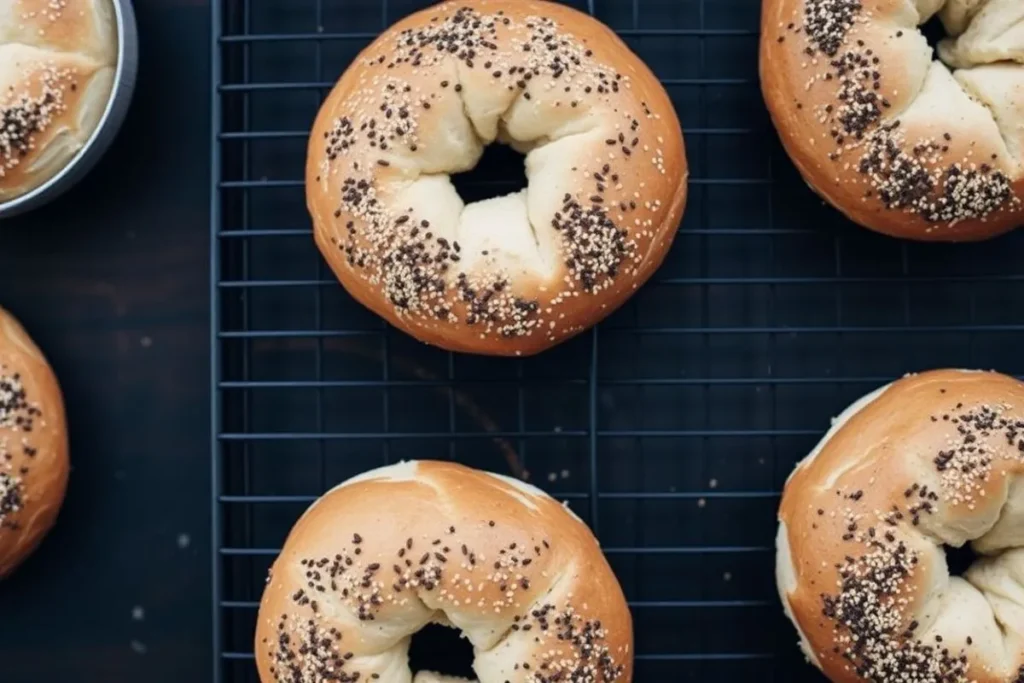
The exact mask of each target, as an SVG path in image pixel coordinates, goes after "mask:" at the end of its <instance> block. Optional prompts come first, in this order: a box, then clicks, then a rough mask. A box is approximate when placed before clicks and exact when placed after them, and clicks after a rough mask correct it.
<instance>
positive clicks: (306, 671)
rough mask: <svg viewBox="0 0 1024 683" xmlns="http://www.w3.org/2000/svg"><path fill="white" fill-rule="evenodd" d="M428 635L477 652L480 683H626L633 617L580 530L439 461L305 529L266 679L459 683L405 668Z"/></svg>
mask: <svg viewBox="0 0 1024 683" xmlns="http://www.w3.org/2000/svg"><path fill="white" fill-rule="evenodd" d="M430 623H436V624H442V625H444V626H449V627H452V628H455V629H458V630H460V631H461V632H462V636H463V637H465V638H467V639H468V640H469V642H470V643H471V644H472V645H473V652H474V661H473V670H474V671H475V672H476V675H477V677H478V679H479V683H555V682H556V681H560V682H563V683H585V682H586V683H629V681H630V680H632V669H633V632H632V619H631V617H630V614H629V609H628V607H627V606H626V601H625V598H624V596H623V594H622V589H621V588H620V587H619V584H618V582H617V581H616V579H615V575H614V574H613V573H612V571H611V568H610V567H609V566H608V563H607V561H606V560H605V558H604V556H603V555H602V554H601V550H600V548H599V547H598V545H597V542H596V540H595V539H594V537H593V535H592V534H591V533H590V530H589V529H588V528H587V527H586V525H584V524H583V522H581V521H580V520H579V519H578V518H576V516H575V515H573V514H572V513H571V512H570V511H569V510H568V509H566V508H565V507H563V506H562V505H560V504H559V503H558V502H556V501H554V500H552V499H551V498H550V497H549V496H547V495H546V494H544V493H542V492H541V491H540V490H538V489H536V488H534V487H533V486H530V485H528V484H525V483H523V482H521V481H518V480H514V479H510V478H508V477H502V476H498V475H494V474H490V473H487V472H483V471H479V470H474V469H471V468H468V467H464V466H462V465H456V464H453V463H443V462H431V461H413V462H405V463H400V464H397V465H391V466H389V467H383V468H379V469H376V470H372V471H370V472H367V473H364V474H362V475H359V476H357V477H354V478H352V479H350V480H348V481H346V482H343V483H342V484H341V485H339V486H338V487H336V488H335V489H334V490H332V491H329V492H328V493H326V494H325V495H324V496H323V497H321V498H320V499H319V500H318V501H317V502H315V503H314V504H313V505H312V506H311V507H310V508H309V509H308V510H307V511H306V513H305V514H304V515H303V516H302V517H301V518H300V519H299V520H298V522H297V523H296V524H295V526H294V527H293V528H292V531H291V533H290V534H289V535H288V539H287V541H286V542H285V544H284V548H282V550H281V554H280V555H279V556H278V557H277V559H276V560H275V562H274V565H273V567H272V569H271V576H270V580H269V582H268V584H267V587H266V589H265V590H264V593H263V598H262V601H261V603H260V609H259V616H258V621H257V627H256V629H257V630H256V644H255V647H256V664H257V666H258V668H259V673H260V680H261V681H263V683H307V682H308V683H313V682H317V683H319V681H375V680H379V681H381V683H410V681H415V682H416V683H432V682H434V681H457V680H463V679H454V678H449V677H447V676H444V675H442V674H438V673H434V672H429V671H419V672H413V671H412V670H411V669H410V664H409V656H408V651H409V644H410V641H411V639H412V638H413V637H415V634H416V633H417V632H418V631H419V630H420V629H422V628H423V627H424V626H426V625H427V624H430ZM467 683H468V682H467Z"/></svg>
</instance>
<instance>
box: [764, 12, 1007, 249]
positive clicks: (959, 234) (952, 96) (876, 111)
mask: <svg viewBox="0 0 1024 683" xmlns="http://www.w3.org/2000/svg"><path fill="white" fill-rule="evenodd" d="M1020 7H1021V5H1020V3H1017V2H1016V0H948V2H945V3H944V2H942V0H764V3H763V12H762V24H761V50H760V77H761V85H762V91H763V94H764V97H765V101H766V103H767V105H768V109H769V111H770V113H771V118H772V121H773V123H774V124H775V127H776V129H777V130H778V132H779V135H780V138H781V140H782V143H783V146H784V147H785V149H786V151H787V152H788V154H789V156H790V158H791V159H792V160H793V162H794V164H795V165H796V167H797V169H798V170H799V171H800V173H801V175H802V176H803V178H804V180H805V181H806V182H807V183H808V185H809V186H810V187H811V188H812V189H813V190H814V191H815V192H817V193H818V194H819V195H820V196H821V197H823V198H824V199H825V200H827V201H828V202H829V203H830V204H832V205H833V206H834V207H836V208H837V209H838V210H839V211H841V212H842V213H843V214H845V215H846V216H847V217H848V218H849V219H851V220H852V221H854V222H856V223H858V224H860V225H862V226H865V227H867V228H870V229H872V230H875V231H878V232H881V233H885V234H888V235H892V236H895V237H901V238H907V239H914V240H923V241H971V240H981V239H986V238H990V237H993V236H995V235H999V234H1002V233H1005V232H1007V231H1009V230H1012V229H1014V228H1016V227H1018V226H1019V225H1020V224H1021V222H1022V216H1024V205H1022V204H1021V198H1022V196H1024V194H1022V193H1024V166H1022V162H1024V64H1021V63H1020V62H1021V61H1022V60H1024V15H1022V14H1021V10H1020ZM936 13H939V16H940V17H941V19H942V20H943V22H944V23H945V25H946V27H947V31H948V32H949V33H950V36H949V37H948V38H947V39H946V40H944V41H942V42H941V43H940V45H939V50H938V51H939V55H940V56H941V57H942V58H943V59H945V60H947V61H948V63H949V64H950V66H951V67H952V68H953V70H951V69H950V67H947V66H946V64H944V63H943V62H942V61H939V60H933V58H932V49H931V48H930V47H929V45H928V43H927V40H926V39H925V37H924V35H923V34H922V33H921V31H920V30H919V28H918V27H919V26H920V25H922V24H924V23H925V22H926V21H928V20H929V19H930V18H931V17H933V16H934V15H935V14H936ZM1005 22H1012V27H1013V28H1012V29H1008V28H1007V25H1006V23H1005ZM1008 60H1016V61H1008Z"/></svg>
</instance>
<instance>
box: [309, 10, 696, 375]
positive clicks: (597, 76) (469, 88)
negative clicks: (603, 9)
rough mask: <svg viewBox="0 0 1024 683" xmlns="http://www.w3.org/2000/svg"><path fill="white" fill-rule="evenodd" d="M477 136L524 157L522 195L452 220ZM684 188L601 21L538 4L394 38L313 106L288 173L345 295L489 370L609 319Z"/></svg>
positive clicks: (426, 22) (671, 219)
mask: <svg viewBox="0 0 1024 683" xmlns="http://www.w3.org/2000/svg"><path fill="white" fill-rule="evenodd" d="M403 32H404V33H403ZM549 45H550V46H554V49H549V48H548V46H549ZM449 48H450V49H453V50H454V52H451V51H449ZM470 51H472V54H470ZM517 138H518V139H517ZM495 139H497V140H499V141H508V142H511V144H512V145H513V146H515V147H517V148H519V149H521V150H523V151H526V152H528V153H529V154H528V157H527V174H528V176H529V179H530V187H529V191H528V192H527V193H526V194H525V195H524V196H515V197H512V198H511V199H510V198H507V197H506V198H503V200H502V201H504V202H505V203H501V204H500V206H499V205H496V204H492V203H488V202H485V203H481V204H477V205H472V206H470V207H469V209H468V210H467V212H466V216H469V215H470V211H478V212H479V213H476V214H473V215H474V216H476V217H477V218H469V217H467V218H466V219H465V220H464V221H463V220H462V217H463V214H462V208H463V207H462V204H461V201H460V200H458V199H457V197H456V196H455V193H454V189H452V188H451V187H450V186H449V185H448V184H447V181H446V180H445V179H444V178H445V175H446V174H449V173H453V172H458V171H463V170H468V169H469V168H472V166H473V165H475V163H476V161H477V159H478V158H479V154H480V152H481V151H482V148H483V146H485V145H486V144H488V143H490V142H492V141H494V140H495ZM381 143H382V144H381ZM382 164H386V165H382ZM686 178H687V167H686V159H685V148H684V143H683V138H682V132H681V130H680V128H679V122H678V119H677V118H676V116H675V113H674V110H673V107H672V103H671V101H670V99H669V98H668V95H667V93H666V92H665V91H664V89H663V88H662V86H661V85H660V83H659V82H658V81H657V79H656V78H655V76H654V75H653V74H652V73H651V72H650V70H649V69H648V68H647V67H646V66H645V65H644V64H643V63H642V62H641V61H640V60H639V59H638V58H637V57H636V56H635V55H634V54H633V53H632V52H630V51H629V49H628V48H627V47H626V46H625V44H624V43H623V42H622V41H621V40H620V39H619V38H618V37H617V36H615V34H614V33H612V32H611V31H610V30H609V29H608V28H607V27H605V26H604V25H602V24H601V23H600V22H598V21H596V20H594V19H593V18H591V17H590V16H588V15H585V14H582V13H580V12H578V11H576V10H573V9H571V8H568V7H565V6H562V5H559V4H556V3H549V2H543V1H538V0H529V1H514V0H465V1H463V2H448V3H444V4H441V5H438V6H435V7H433V8H430V9H427V10H423V11H421V12H419V13H416V14H413V15H411V16H409V17H406V18H405V19H403V20H401V21H399V22H398V23H397V24H395V25H394V26H392V27H391V28H390V29H389V30H388V31H386V32H385V33H384V34H383V35H381V36H380V37H379V38H378V39H377V40H376V41H374V42H373V43H372V44H371V45H370V46H369V47H367V48H366V50H364V51H363V52H362V53H361V54H360V56H359V57H358V58H357V60H356V61H355V62H354V63H353V65H352V67H350V68H349V69H348V70H347V71H346V72H345V74H344V75H343V76H342V77H341V79H340V80H339V82H338V83H337V85H336V86H335V88H334V89H333V91H332V92H331V93H330V95H329V96H328V97H327V99H326V101H325V102H324V104H323V106H322V108H321V110H320V113H319V115H318V117H317V120H316V122H315V124H314V126H313V131H312V134H311V136H310V143H309V150H308V161H307V168H306V188H307V204H308V207H309V210H310V213H311V215H312V218H313V223H314V234H315V238H316V242H317V244H318V246H319V247H320V249H321V251H322V253H323V254H324V256H325V258H326V259H327V262H328V263H329V265H330V266H331V268H332V270H333V271H334V273H335V275H336V276H337V277H338V278H339V280H340V281H341V283H342V284H343V285H344V286H345V288H346V289H347V290H348V291H349V292H350V293H351V294H352V296H353V297H354V298H356V299H357V300H358V301H360V302H361V303H362V304H363V305H365V306H367V307H368V308H370V309H371V310H373V311H375V312H376V313H377V314H379V315H381V316H382V317H384V318H385V319H386V320H387V321H388V322H390V323H391V324H392V325H394V326H396V327H398V328H400V329H402V330H404V331H406V332H408V333H410V334H412V335H413V336H415V337H417V338H419V339H420V340H422V341H424V342H427V343H430V344H434V345H437V346H441V347H443V348H447V349H451V350H457V351H465V352H474V353H483V354H495V355H523V354H533V353H537V352H539V351H541V350H543V349H546V348H548V347H550V346H552V345H554V344H557V343H559V342H560V341H562V340H564V339H566V338H568V337H571V336H573V335H575V334H578V333H579V332H580V331H582V330H584V329H586V328H588V327H590V326H591V325H593V324H594V323H596V322H598V321H599V320H600V319H602V318H604V317H605V316H607V315H608V314H610V313H611V312H612V311H613V310H615V309H616V308H617V307H618V306H620V305H621V304H622V303H623V302H624V301H625V300H626V299H627V298H628V297H629V296H630V295H631V294H632V293H633V291H635V289H636V288H637V287H639V286H640V285H642V284H643V283H644V282H645V281H646V280H647V279H648V278H649V277H650V276H651V274H652V273H653V272H654V270H655V269H656V268H657V267H658V266H659V265H660V264H661V263H662V261H663V259H664V257H665V255H666V253H667V252H668V249H669V247H670V246H671V244H672V241H673V238H674V235H675V231H676V228H677V227H678V223H679V220H680V218H681V216H682V212H683V208H684V204H685V199H686ZM373 200H376V201H377V202H378V203H376V204H372V205H371V204H370V202H371V201H373ZM410 209H411V210H410ZM520 214H521V215H520ZM527 215H528V219H529V220H528V222H529V225H527ZM424 221H426V223H424ZM460 221H461V222H460ZM488 224H492V225H493V226H494V227H493V230H494V231H495V232H499V233H502V232H503V234H501V236H500V237H495V236H494V235H493V234H488V231H487V229H486V228H487V227H488ZM513 233H515V234H513ZM428 234H429V235H430V237H429V238H427V235H428ZM460 241H461V242H462V245H460V249H459V250H456V249H455V246H454V244H455V243H457V242H460ZM424 254H425V255H426V257H425V258H423V259H421V260H417V259H418V258H419V257H420V256H423V255H424ZM427 261H430V263H427ZM396 264H397V265H396ZM463 276H465V279H463Z"/></svg>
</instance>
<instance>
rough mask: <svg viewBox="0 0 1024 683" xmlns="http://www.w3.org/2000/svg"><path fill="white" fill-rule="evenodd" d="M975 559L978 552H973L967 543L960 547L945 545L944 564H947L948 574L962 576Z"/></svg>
mask: <svg viewBox="0 0 1024 683" xmlns="http://www.w3.org/2000/svg"><path fill="white" fill-rule="evenodd" d="M976 559H978V553H976V552H974V549H973V548H971V545H970V544H969V543H966V544H964V545H963V546H962V547H960V548H954V547H953V546H950V545H947V546H946V564H947V565H948V566H949V575H950V576H963V575H964V572H966V571H967V570H968V569H969V568H970V566H971V565H972V564H974V561H975V560H976Z"/></svg>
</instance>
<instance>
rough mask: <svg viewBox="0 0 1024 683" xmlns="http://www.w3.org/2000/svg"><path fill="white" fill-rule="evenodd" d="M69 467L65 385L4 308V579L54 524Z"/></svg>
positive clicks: (0, 454) (0, 352) (0, 384)
mask: <svg viewBox="0 0 1024 683" xmlns="http://www.w3.org/2000/svg"><path fill="white" fill-rule="evenodd" d="M68 467H69V465H68V443H67V433H66V431H65V425H64V403H63V398H62V397H61V392H60V387H59V386H58V385H57V380H56V378H55V377H54V376H53V372H52V371H51V370H50V366H49V365H48V364H47V362H46V359H45V358H44V357H43V354H42V353H41V352H40V351H39V349H38V348H37V347H36V345H35V344H33V343H32V340H31V339H30V338H29V336H28V335H27V334H26V333H25V330H24V329H23V328H22V327H21V325H20V324H18V321H17V320H15V319H14V317H13V316H11V314H10V313H8V312H7V311H5V310H3V309H2V308H0V577H3V576H6V575H7V574H9V573H10V572H12V571H13V570H14V569H15V567H17V566H18V564H20V563H21V561H22V560H24V559H25V558H26V557H28V555H29V554H30V553H31V552H32V551H33V550H34V549H35V548H36V546H38V545H39V543H40V542H41V541H42V540H43V537H44V536H46V533H47V532H48V531H49V530H50V528H51V527H52V526H53V523H54V522H55V521H56V519H57V513H58V511H59V510H60V507H61V504H62V503H63V501H64V492H65V490H66V488H67V482H68Z"/></svg>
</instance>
